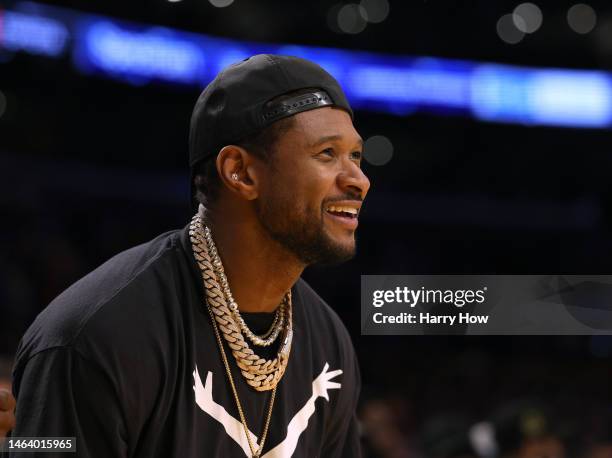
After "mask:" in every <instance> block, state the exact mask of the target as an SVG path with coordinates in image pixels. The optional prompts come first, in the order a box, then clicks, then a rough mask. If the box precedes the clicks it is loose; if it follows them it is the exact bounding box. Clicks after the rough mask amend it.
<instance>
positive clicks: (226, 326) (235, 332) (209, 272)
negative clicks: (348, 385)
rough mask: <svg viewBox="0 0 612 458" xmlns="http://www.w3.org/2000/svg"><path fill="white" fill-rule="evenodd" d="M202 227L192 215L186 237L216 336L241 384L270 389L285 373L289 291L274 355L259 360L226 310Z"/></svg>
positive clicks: (289, 327) (289, 331) (289, 336)
mask: <svg viewBox="0 0 612 458" xmlns="http://www.w3.org/2000/svg"><path fill="white" fill-rule="evenodd" d="M204 228H205V226H204V223H203V222H202V218H201V216H200V215H199V214H196V215H195V216H194V217H193V219H192V221H191V224H190V226H189V236H190V240H191V244H192V248H193V254H194V257H195V259H196V261H197V263H198V265H199V267H200V270H201V272H202V279H203V281H204V291H205V293H206V302H207V304H208V306H209V308H210V310H211V312H212V314H213V317H214V319H215V321H216V324H217V326H218V328H219V331H220V334H222V335H223V337H224V339H225V341H226V342H227V344H228V346H229V347H230V348H231V350H232V354H233V355H234V358H235V359H236V364H238V367H239V368H240V371H241V373H242V375H243V377H244V378H245V381H246V382H247V383H248V384H249V385H250V386H251V387H253V388H254V389H255V390H257V391H268V390H271V389H273V388H274V387H275V386H276V385H277V384H278V382H279V381H280V379H281V378H282V376H283V374H284V373H285V369H286V368H287V363H288V361H289V354H290V352H291V344H292V341H293V323H292V309H291V306H292V303H291V302H292V301H291V291H288V292H287V295H286V300H285V304H284V305H285V314H286V317H285V326H284V329H283V335H282V340H281V343H280V347H279V349H278V353H277V356H276V358H274V359H265V358H261V357H260V356H258V355H257V354H255V352H254V351H253V350H252V349H251V347H250V346H249V344H248V343H247V342H246V340H245V338H244V336H243V335H242V332H241V330H240V327H239V326H238V324H237V323H236V321H235V319H234V316H233V313H232V311H231V309H230V308H229V307H228V304H227V300H226V298H225V295H224V294H223V291H222V289H221V287H220V285H219V281H218V279H217V275H216V273H215V271H214V270H215V269H214V267H213V264H212V259H211V256H210V253H209V248H208V245H207V243H206V238H205V236H204ZM219 262H220V260H219Z"/></svg>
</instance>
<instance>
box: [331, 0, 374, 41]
mask: <svg viewBox="0 0 612 458" xmlns="http://www.w3.org/2000/svg"><path fill="white" fill-rule="evenodd" d="M367 16H368V14H367V12H366V10H365V8H364V7H363V6H361V5H358V4H356V3H349V4H348V5H344V6H343V7H342V8H340V10H339V11H338V27H339V28H340V30H341V31H343V32H344V33H350V34H356V33H359V32H363V30H364V29H365V28H366V25H367V24H368V23H367Z"/></svg>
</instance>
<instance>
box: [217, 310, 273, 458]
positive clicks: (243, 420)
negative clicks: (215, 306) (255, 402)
mask: <svg viewBox="0 0 612 458" xmlns="http://www.w3.org/2000/svg"><path fill="white" fill-rule="evenodd" d="M206 308H207V309H208V314H209V315H210V320H211V322H212V325H213V329H214V330H215V337H216V338H217V344H218V345H219V349H220V350H221V358H222V359H223V364H224V366H225V372H227V378H228V379H229V382H230V385H231V387H232V393H233V394H234V400H235V401H236V406H237V407H238V414H239V415H240V422H241V423H242V427H243V428H244V434H245V435H246V438H247V441H248V442H249V448H250V449H251V454H252V455H253V458H259V457H260V456H261V452H263V448H264V444H265V442H266V438H267V436H268V428H269V426H270V420H271V419H272V408H273V407H274V399H275V398H276V386H275V387H274V388H273V389H272V396H271V397H270V406H269V407H268V415H267V416H266V422H265V423H264V430H263V433H262V435H261V440H260V441H259V450H257V451H256V450H255V447H254V446H253V442H252V441H251V435H250V434H249V427H248V425H247V422H246V417H245V416H244V411H243V410H242V405H241V404H240V398H239V397H238V390H236V385H235V384H234V377H232V371H231V370H230V366H229V363H228V362H227V355H226V354H225V350H224V348H223V342H222V341H221V335H220V334H219V329H218V328H217V323H216V322H215V317H214V315H213V312H212V310H211V308H210V306H209V305H207V307H206Z"/></svg>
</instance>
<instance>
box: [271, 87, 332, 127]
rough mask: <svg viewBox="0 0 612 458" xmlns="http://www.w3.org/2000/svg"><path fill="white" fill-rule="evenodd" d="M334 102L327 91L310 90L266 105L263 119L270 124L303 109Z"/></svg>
mask: <svg viewBox="0 0 612 458" xmlns="http://www.w3.org/2000/svg"><path fill="white" fill-rule="evenodd" d="M333 104H334V102H333V101H332V99H331V97H330V96H329V94H328V93H327V92H325V91H314V92H309V93H307V94H302V95H298V96H295V97H292V98H289V99H285V100H283V101H280V102H275V103H272V104H270V105H268V106H266V108H265V111H264V113H263V120H264V123H265V124H266V125H268V124H270V123H272V122H274V121H277V120H279V119H281V118H286V117H287V116H292V115H294V114H296V113H300V112H302V111H307V110H312V109H314V108H318V107H324V106H327V105H333Z"/></svg>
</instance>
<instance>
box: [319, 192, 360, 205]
mask: <svg viewBox="0 0 612 458" xmlns="http://www.w3.org/2000/svg"><path fill="white" fill-rule="evenodd" d="M350 200H354V201H355V202H363V198H362V197H361V196H360V195H358V194H344V195H342V196H338V197H332V198H330V199H327V200H326V201H325V202H323V204H329V203H332V202H343V201H344V202H346V201H350Z"/></svg>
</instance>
